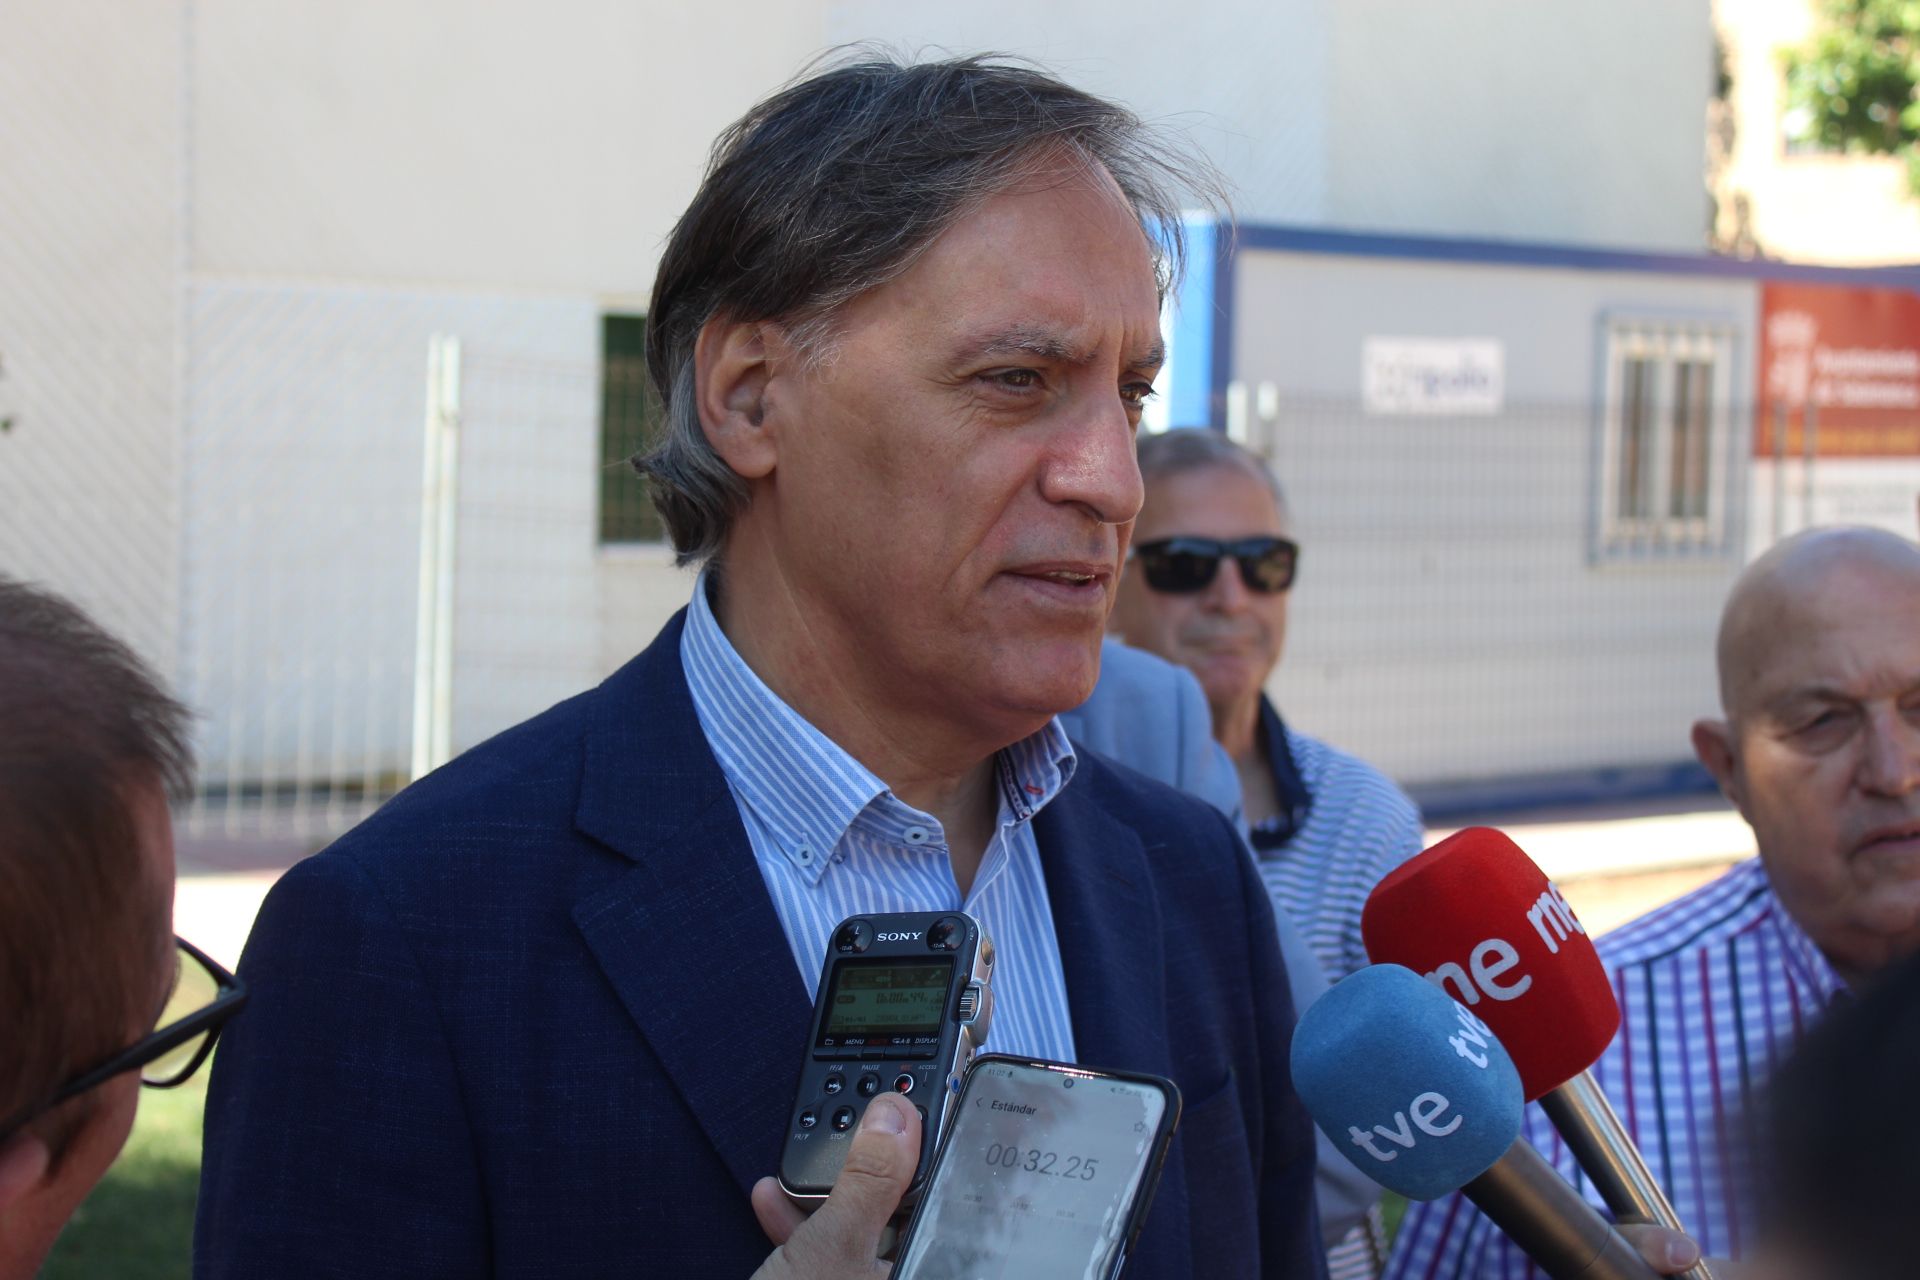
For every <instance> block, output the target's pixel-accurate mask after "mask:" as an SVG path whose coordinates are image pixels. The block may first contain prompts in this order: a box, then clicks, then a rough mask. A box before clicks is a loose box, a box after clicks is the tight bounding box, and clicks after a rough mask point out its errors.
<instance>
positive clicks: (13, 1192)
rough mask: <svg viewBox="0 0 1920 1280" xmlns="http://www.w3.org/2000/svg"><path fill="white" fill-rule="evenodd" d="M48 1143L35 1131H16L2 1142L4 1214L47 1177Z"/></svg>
mask: <svg viewBox="0 0 1920 1280" xmlns="http://www.w3.org/2000/svg"><path fill="white" fill-rule="evenodd" d="M49 1155H50V1153H49V1152H48V1151H47V1144H46V1143H45V1142H43V1141H41V1140H40V1139H39V1138H38V1137H36V1136H35V1135H33V1134H31V1133H16V1134H14V1135H13V1136H12V1137H11V1138H8V1139H7V1140H6V1141H5V1142H3V1143H0V1215H4V1214H6V1213H7V1211H8V1210H10V1209H12V1208H13V1206H14V1205H16V1204H18V1203H20V1200H21V1198H22V1197H23V1196H25V1195H26V1194H27V1193H28V1192H29V1191H32V1190H33V1189H34V1188H35V1187H37V1186H39V1185H40V1182H41V1180H42V1179H44V1178H45V1177H46V1173H47V1165H48V1162H49Z"/></svg>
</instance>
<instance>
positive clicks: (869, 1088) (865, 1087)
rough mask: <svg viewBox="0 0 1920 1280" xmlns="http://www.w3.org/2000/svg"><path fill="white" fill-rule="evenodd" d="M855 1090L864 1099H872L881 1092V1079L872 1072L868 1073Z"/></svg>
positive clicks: (863, 1076) (861, 1078)
mask: <svg viewBox="0 0 1920 1280" xmlns="http://www.w3.org/2000/svg"><path fill="white" fill-rule="evenodd" d="M854 1090H855V1092H857V1093H859V1095H860V1096H861V1097H863V1098H871V1097H872V1096H873V1095H874V1094H876V1093H878V1092H880V1077H879V1076H877V1075H875V1074H873V1072H871V1071H869V1072H866V1073H865V1074H864V1075H862V1076H861V1077H860V1083H859V1084H857V1085H855V1086H854Z"/></svg>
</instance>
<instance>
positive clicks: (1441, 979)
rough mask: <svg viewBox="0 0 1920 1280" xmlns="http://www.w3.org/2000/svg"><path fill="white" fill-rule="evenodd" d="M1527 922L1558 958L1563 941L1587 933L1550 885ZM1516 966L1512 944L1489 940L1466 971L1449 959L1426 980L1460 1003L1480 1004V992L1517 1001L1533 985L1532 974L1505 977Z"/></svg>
mask: <svg viewBox="0 0 1920 1280" xmlns="http://www.w3.org/2000/svg"><path fill="white" fill-rule="evenodd" d="M1527 923H1528V924H1530V925H1532V926H1533V931H1534V932H1535V933H1537V934H1539V935H1540V940H1541V941H1542V942H1544V943H1546V944H1547V952H1548V954H1549V955H1559V954H1560V944H1561V943H1562V942H1565V941H1566V940H1567V939H1568V938H1570V937H1572V936H1573V935H1574V934H1576V933H1577V934H1580V935H1581V936H1583V937H1584V936H1585V935H1586V932H1587V930H1586V927H1585V926H1584V925H1582V924H1581V923H1580V921H1579V919H1578V918H1577V917H1575V915H1574V914H1573V908H1572V907H1570V906H1568V905H1567V900H1566V899H1565V898H1564V897H1562V896H1561V894H1560V886H1558V885H1556V884H1552V883H1549V884H1548V885H1547V891H1546V892H1545V893H1543V894H1541V895H1540V898H1539V900H1538V901H1537V902H1535V903H1534V904H1533V905H1532V906H1531V907H1528V908H1527ZM1519 964H1520V952H1519V950H1518V949H1517V948H1515V947H1514V945H1513V944H1512V943H1511V942H1508V941H1507V940H1506V939H1505V938H1488V939H1487V940H1486V941H1484V942H1481V943H1478V944H1476V945H1475V946H1474V948H1473V950H1472V951H1471V952H1469V953H1468V955H1467V967H1466V968H1465V969H1462V968H1461V967H1460V966H1459V964H1457V963H1455V962H1454V961H1451V960H1449V961H1448V962H1447V963H1445V964H1443V965H1441V966H1440V967H1439V968H1437V969H1434V970H1432V971H1430V972H1429V973H1427V974H1426V975H1425V977H1426V979H1427V981H1428V982H1431V983H1433V985H1435V986H1436V987H1439V988H1440V989H1441V990H1442V991H1445V992H1447V994H1449V995H1451V996H1452V997H1453V998H1454V999H1455V1000H1458V1001H1459V1002H1460V1003H1462V1004H1468V1005H1473V1004H1479V1003H1480V996H1481V993H1482V992H1484V993H1486V994H1487V995H1488V996H1490V997H1492V998H1493V999H1495V1000H1517V999H1519V998H1520V997H1521V996H1523V995H1525V994H1526V993H1527V989H1528V988H1529V987H1531V986H1533V977H1532V975H1531V974H1525V973H1523V974H1518V975H1516V976H1514V977H1511V978H1509V977H1507V975H1508V974H1509V973H1511V972H1512V971H1513V970H1514V969H1515V968H1516V967H1517V966H1518V965H1519ZM1503 979H1504V981H1503Z"/></svg>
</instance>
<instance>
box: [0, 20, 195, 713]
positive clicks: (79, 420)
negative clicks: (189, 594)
mask: <svg viewBox="0 0 1920 1280" xmlns="http://www.w3.org/2000/svg"><path fill="white" fill-rule="evenodd" d="M179 73H180V27H179V22H178V15H177V13H176V11H175V10H174V9H173V8H172V7H171V6H166V5H131V6H129V5H125V4H116V3H112V2H111V0H63V2H62V3H59V4H35V5H29V6H24V7H23V8H21V9H20V10H19V11H17V12H16V11H11V10H10V11H9V12H8V14H7V17H6V22H5V37H4V51H3V52H0V175H5V176H4V177H3V178H0V421H4V422H7V423H9V424H10V425H7V426H5V428H4V429H0V573H7V574H11V575H14V576H18V577H24V578H28V579H33V580H36V581H39V582H41V583H43V584H45V585H47V586H49V587H51V588H53V589H55V590H57V591H59V592H61V593H63V594H65V595H67V596H69V597H71V598H73V599H75V600H76V601H78V602H79V603H80V604H81V605H82V606H83V607H84V608H86V609H87V610H88V611H89V612H90V613H92V614H93V616H94V617H96V618H98V619H99V620H100V621H101V622H102V623H104V624H105V625H106V626H108V627H109V628H111V629H112V630H113V631H114V632H115V633H117V634H119V635H120V636H122V637H124V638H125V639H127V640H128V641H129V642H130V643H131V644H132V645H133V647H134V648H135V649H136V650H138V651H139V652H140V653H141V654H142V655H143V656H144V657H146V658H147V660H148V661H150V662H152V663H153V664H154V665H155V666H157V667H158V668H159V670H160V671H162V672H163V673H166V674H169V675H170V674H172V672H173V670H174V665H175V663H174V657H175V655H174V621H175V618H176V616H177V609H176V594H175V593H176V582H175V572H174V566H175V554H174V551H175V545H174V544H175V537H176V534H175V529H176V526H175V524H174V516H175V511H174V491H175V479H176V467H175V451H176V446H177V436H176V433H175V429H174V424H175V419H174V399H175V391H176V388H177V379H176V376H175V368H176V356H177V350H176V338H177V334H178V326H177V323H176V313H177V310H178V305H179V304H178V295H177V293H176V290H175V281H176V274H175V266H176V260H177V257H178V253H179V248H180V231H181V222H180V213H181V191H180V186H179V181H178V159H179V154H180V147H181V134H180V106H179V103H180V74H179Z"/></svg>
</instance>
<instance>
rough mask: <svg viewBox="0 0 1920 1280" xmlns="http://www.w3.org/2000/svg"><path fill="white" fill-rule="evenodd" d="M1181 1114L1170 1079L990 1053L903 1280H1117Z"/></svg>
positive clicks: (947, 1148) (943, 1150)
mask: <svg viewBox="0 0 1920 1280" xmlns="http://www.w3.org/2000/svg"><path fill="white" fill-rule="evenodd" d="M1179 1119H1180V1090H1179V1089H1178V1088H1177V1087H1176V1086H1175V1085H1174V1083H1173V1081H1171V1080H1167V1079H1163V1078H1162V1077H1159V1076H1150V1075H1140V1074H1135V1073H1131V1072H1117V1071H1100V1070H1095V1069H1093V1068H1088V1067H1079V1066H1072V1065H1069V1064H1066V1063H1059V1062H1041V1061H1035V1060H1033V1059H1025V1058H1014V1057H1007V1056H1003V1055H996V1054H986V1055H983V1056H981V1057H979V1058H976V1059H975V1060H974V1064H973V1067H972V1069H971V1070H969V1071H968V1073H967V1076H966V1080H965V1083H964V1085H963V1087H962V1089H961V1092H960V1096H959V1098H958V1100H957V1101H956V1104H955V1107H954V1109H953V1113H952V1119H951V1120H950V1121H949V1127H948V1129H947V1135H946V1138H945V1140H944V1141H943V1142H942V1143H941V1145H940V1149H939V1152H938V1154H936V1155H935V1157H934V1161H933V1169H932V1172H931V1173H930V1174H929V1176H928V1179H927V1185H926V1190H925V1191H924V1193H923V1194H922V1195H921V1198H920V1205H919V1207H918V1208H917V1209H916V1210H915V1211H914V1216H913V1220H912V1221H911V1222H910V1223H909V1224H908V1225H907V1231H906V1236H905V1240H904V1242H903V1243H902V1244H901V1247H900V1261H899V1263H898V1264H897V1265H896V1266H895V1268H894V1273H893V1280H980V1278H981V1277H992V1280H1025V1278H1028V1277H1030V1278H1031V1280H1112V1278H1113V1277H1115V1276H1118V1275H1119V1274H1120V1271H1121V1269H1122V1268H1123V1267H1124V1266H1125V1265H1126V1258H1127V1254H1128V1252H1129V1250H1130V1249H1131V1247H1132V1244H1133V1240H1134V1238H1135V1236H1137V1235H1138V1234H1139V1230H1140V1224H1141V1223H1142V1222H1144V1221H1145V1219H1146V1214H1147V1207H1148V1205H1150V1204H1151V1203H1152V1200H1153V1192H1154V1189H1155V1187H1156V1186H1157V1185H1158V1182H1159V1177H1160V1166H1161V1163H1162V1162H1163V1161H1164V1160H1165V1159H1166V1154H1167V1146H1168V1144H1169V1143H1170V1142H1171V1141H1172V1140H1173V1131H1174V1128H1175V1126H1176V1125H1177V1124H1178V1123H1179Z"/></svg>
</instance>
